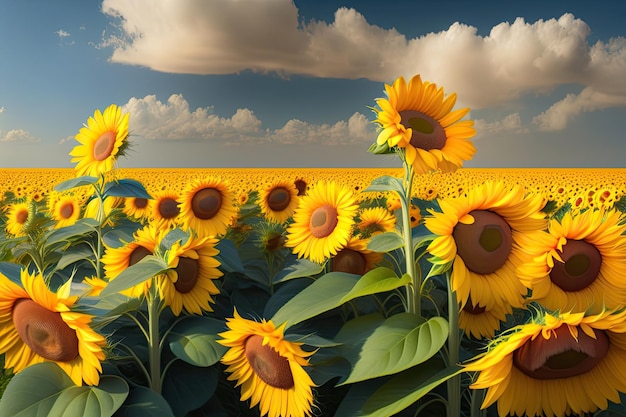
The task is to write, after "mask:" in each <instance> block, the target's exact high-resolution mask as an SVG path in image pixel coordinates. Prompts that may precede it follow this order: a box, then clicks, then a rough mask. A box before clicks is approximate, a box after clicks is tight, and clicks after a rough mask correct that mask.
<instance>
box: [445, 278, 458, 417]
mask: <svg viewBox="0 0 626 417" xmlns="http://www.w3.org/2000/svg"><path fill="white" fill-rule="evenodd" d="M446 282H447V283H448V326H449V327H448V366H454V365H456V364H458V363H459V347H460V340H459V339H460V338H459V304H458V302H457V298H456V291H454V290H453V289H452V288H451V286H450V272H447V273H446ZM447 386H448V408H447V411H448V417H457V416H460V415H461V375H456V376H454V377H452V378H450V379H448V381H447Z"/></svg>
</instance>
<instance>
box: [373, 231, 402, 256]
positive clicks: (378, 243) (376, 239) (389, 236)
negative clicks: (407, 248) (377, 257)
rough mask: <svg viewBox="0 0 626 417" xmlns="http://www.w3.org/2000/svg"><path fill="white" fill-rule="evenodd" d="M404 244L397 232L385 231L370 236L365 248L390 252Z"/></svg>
mask: <svg viewBox="0 0 626 417" xmlns="http://www.w3.org/2000/svg"><path fill="white" fill-rule="evenodd" d="M402 246H404V239H403V238H402V236H401V235H400V234H399V233H396V232H386V233H381V234H378V235H374V236H372V237H371V239H370V241H369V242H368V244H367V249H369V250H371V251H374V252H380V253H385V252H391V251H392V250H395V249H398V248H401V247H402Z"/></svg>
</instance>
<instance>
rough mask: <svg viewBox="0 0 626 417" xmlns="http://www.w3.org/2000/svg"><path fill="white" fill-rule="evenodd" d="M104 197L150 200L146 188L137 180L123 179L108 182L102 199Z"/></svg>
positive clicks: (150, 197)
mask: <svg viewBox="0 0 626 417" xmlns="http://www.w3.org/2000/svg"><path fill="white" fill-rule="evenodd" d="M106 197H135V198H145V199H147V200H151V199H152V196H150V194H148V192H147V191H146V188H145V187H144V186H143V184H142V183H140V182H139V181H137V180H133V179H130V178H124V179H121V180H115V181H111V182H108V183H107V184H106V185H105V186H104V198H106Z"/></svg>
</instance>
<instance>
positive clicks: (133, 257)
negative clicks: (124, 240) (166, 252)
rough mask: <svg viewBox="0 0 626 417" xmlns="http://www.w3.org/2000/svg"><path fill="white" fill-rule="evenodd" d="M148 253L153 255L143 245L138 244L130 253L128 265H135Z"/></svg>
mask: <svg viewBox="0 0 626 417" xmlns="http://www.w3.org/2000/svg"><path fill="white" fill-rule="evenodd" d="M148 255H152V252H150V251H149V250H148V249H146V248H144V247H143V246H137V247H136V248H135V249H133V251H132V252H131V253H130V256H129V257H128V266H131V265H135V264H136V263H137V262H139V261H141V260H142V259H143V258H145V257H146V256H148Z"/></svg>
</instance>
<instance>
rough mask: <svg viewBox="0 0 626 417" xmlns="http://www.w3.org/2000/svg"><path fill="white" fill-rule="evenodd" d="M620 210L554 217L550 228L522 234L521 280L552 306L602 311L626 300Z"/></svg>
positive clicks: (625, 251)
mask: <svg viewBox="0 0 626 417" xmlns="http://www.w3.org/2000/svg"><path fill="white" fill-rule="evenodd" d="M624 220H625V219H624V215H623V214H622V213H621V212H619V211H617V210H597V209H589V210H587V211H584V212H577V213H572V212H566V213H565V214H564V215H563V217H562V218H561V219H557V218H553V219H551V220H550V222H549V224H548V229H547V231H539V232H535V233H532V234H527V235H525V236H521V239H520V246H521V248H522V252H523V254H524V262H523V263H521V264H520V265H519V266H518V268H517V273H518V275H519V278H520V280H521V281H522V283H524V284H525V285H526V286H527V287H528V288H530V289H531V290H532V296H531V299H532V300H535V301H537V302H538V303H540V304H541V305H543V306H544V307H546V308H548V309H551V310H561V311H570V312H571V311H579V312H582V311H588V312H591V311H593V312H598V311H601V310H602V309H604V308H608V309H614V308H619V307H622V306H624V305H626V280H624V277H625V276H626V236H625V235H624V233H626V224H624Z"/></svg>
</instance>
